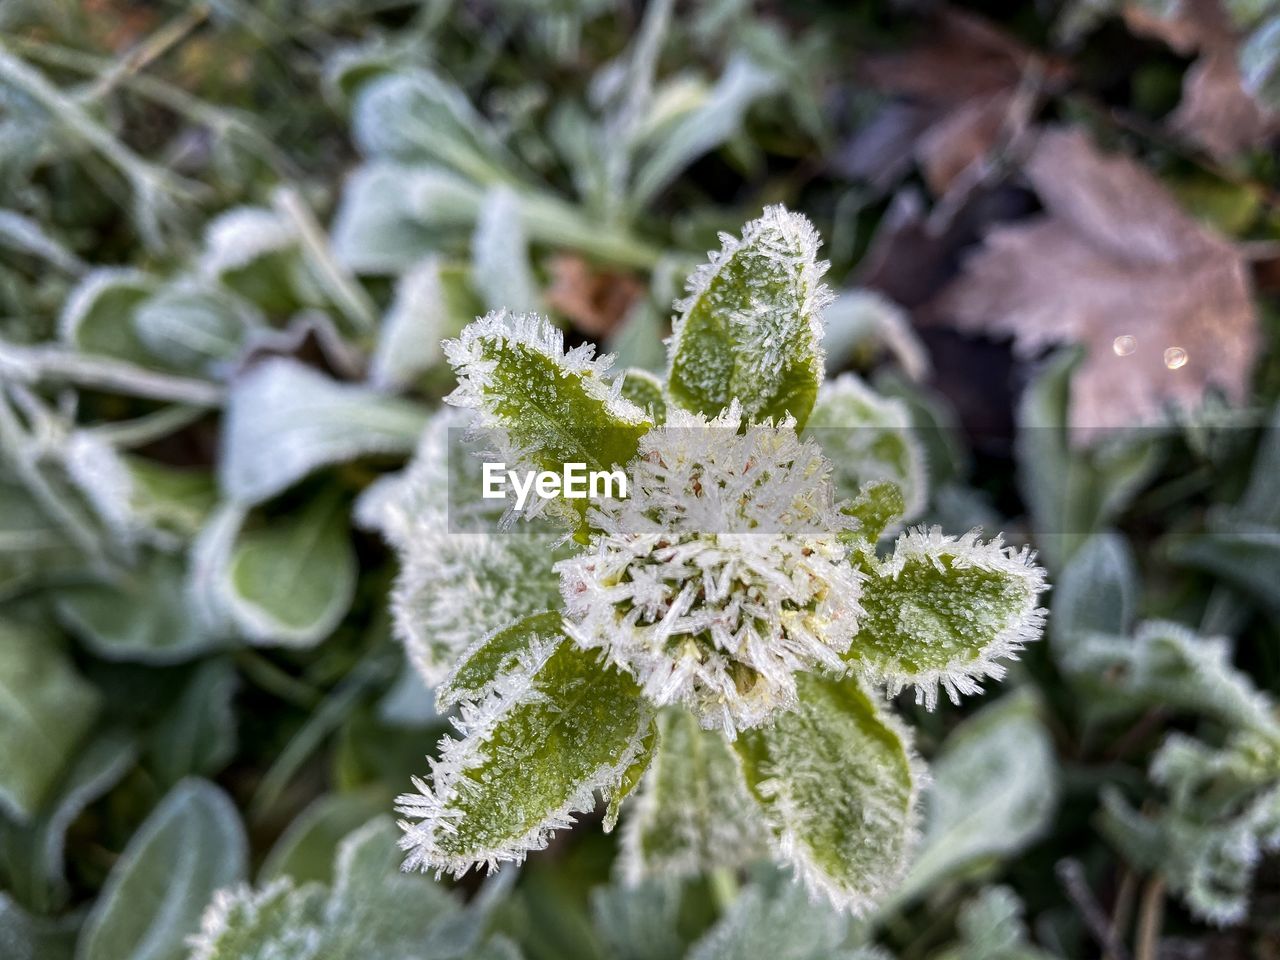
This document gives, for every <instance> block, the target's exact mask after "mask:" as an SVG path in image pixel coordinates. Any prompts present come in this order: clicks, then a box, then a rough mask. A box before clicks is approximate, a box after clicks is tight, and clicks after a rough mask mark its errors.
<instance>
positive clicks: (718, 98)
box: [630, 56, 779, 413]
mask: <svg viewBox="0 0 1280 960" xmlns="http://www.w3.org/2000/svg"><path fill="white" fill-rule="evenodd" d="M778 86H779V78H778V77H777V76H776V75H774V74H773V73H771V72H770V71H767V70H765V69H764V68H762V67H760V66H758V65H757V64H755V63H752V62H751V61H750V60H747V59H745V58H743V57H738V56H735V57H733V58H732V59H730V61H729V63H728V65H727V66H726V67H725V71H724V75H723V76H722V77H721V78H720V79H719V81H717V83H716V85H715V86H714V87H713V88H712V89H711V90H710V92H709V93H708V94H707V96H706V97H705V98H704V99H703V100H702V102H701V103H699V104H698V105H697V106H696V107H694V108H693V109H691V110H689V111H687V112H686V113H685V114H684V115H683V116H682V117H680V119H679V120H678V121H676V122H675V123H674V124H666V125H663V126H662V127H660V128H657V129H655V130H654V132H653V134H651V135H650V136H648V137H646V138H645V139H644V140H642V141H641V142H640V144H639V145H638V147H639V149H638V151H637V152H638V153H639V155H640V156H639V159H638V161H637V164H636V174H635V178H634V180H633V182H632V185H631V198H630V200H631V208H632V209H633V210H642V209H644V208H645V207H647V206H648V205H649V204H650V203H652V201H653V199H654V198H655V197H656V196H657V195H658V194H659V193H660V192H661V191H662V190H663V189H664V188H665V187H667V186H668V185H669V184H670V183H671V182H672V181H673V180H675V178H676V177H678V176H679V175H680V173H681V171H683V170H684V169H685V168H686V167H688V166H689V164H691V163H692V162H693V161H694V160H696V159H697V158H698V157H700V156H702V155H703V154H704V153H708V152H709V151H711V150H714V149H715V148H716V147H718V146H720V145H721V144H722V143H724V142H725V141H726V140H728V139H729V138H730V137H732V136H734V134H736V133H737V132H738V131H739V130H740V129H741V128H742V122H743V119H744V118H745V116H746V113H747V109H748V108H749V107H750V106H751V104H753V103H754V102H755V101H757V100H759V99H760V98H761V97H763V96H765V95H767V94H769V93H772V92H773V91H774V90H776V89H777V88H778ZM707 412H708V413H716V412H718V411H714V410H712V411H707Z"/></svg>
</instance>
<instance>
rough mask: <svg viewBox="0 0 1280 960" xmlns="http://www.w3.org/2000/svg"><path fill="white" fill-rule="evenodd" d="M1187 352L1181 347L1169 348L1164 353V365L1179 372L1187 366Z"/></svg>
mask: <svg viewBox="0 0 1280 960" xmlns="http://www.w3.org/2000/svg"><path fill="white" fill-rule="evenodd" d="M1188 359H1190V358H1189V357H1188V356H1187V351H1185V350H1183V349H1182V348H1181V347H1168V348H1166V350H1165V352H1164V365H1165V366H1166V367H1168V368H1169V369H1170V370H1177V369H1178V368H1180V367H1185V366H1186V365H1187V360H1188Z"/></svg>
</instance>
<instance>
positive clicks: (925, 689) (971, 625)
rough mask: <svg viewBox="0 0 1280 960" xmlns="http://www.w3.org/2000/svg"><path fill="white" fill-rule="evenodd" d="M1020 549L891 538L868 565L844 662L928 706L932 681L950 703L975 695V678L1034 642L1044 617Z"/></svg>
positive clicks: (933, 696)
mask: <svg viewBox="0 0 1280 960" xmlns="http://www.w3.org/2000/svg"><path fill="white" fill-rule="evenodd" d="M1034 560H1035V558H1034V555H1033V554H1032V553H1031V552H1030V550H1028V549H1027V548H1025V547H1024V548H1023V549H1022V550H1020V551H1019V550H1016V549H1015V548H1013V547H1006V546H1005V545H1004V543H1003V541H1002V540H1001V539H1000V538H999V537H997V538H996V539H995V540H992V541H990V542H989V543H982V542H981V541H980V540H978V532H977V531H976V530H975V531H971V532H969V533H967V534H965V535H964V536H963V537H948V536H944V535H943V533H942V530H941V528H939V527H933V528H931V529H927V530H926V529H925V528H923V527H916V528H912V529H911V530H908V531H907V532H905V533H903V534H902V535H900V536H899V537H898V540H897V542H896V543H895V544H894V547H893V553H892V554H891V555H890V556H888V557H886V558H885V559H883V560H879V561H873V560H869V561H868V562H869V563H871V564H872V568H871V569H870V570H869V571H868V572H869V573H870V577H869V578H868V579H867V580H866V581H865V582H864V583H863V588H862V596H861V599H860V603H861V604H862V609H863V613H862V616H861V617H860V618H859V621H858V634H857V636H856V637H855V638H854V640H853V644H852V645H851V646H850V648H849V652H848V654H847V655H846V659H848V660H849V661H850V663H852V664H853V665H854V666H855V668H856V669H857V670H859V671H860V672H861V673H863V674H864V675H866V676H867V677H869V678H872V679H874V680H877V681H884V682H886V683H887V684H888V685H889V691H890V693H891V694H896V693H897V692H898V691H900V690H902V689H903V688H905V687H909V686H914V687H915V688H916V699H917V701H918V702H922V703H924V704H925V705H926V706H927V707H929V708H930V709H932V708H933V706H934V705H935V704H936V702H937V696H938V686H939V684H940V685H941V686H942V688H943V689H944V690H945V691H946V692H947V694H948V695H949V696H950V698H951V700H952V701H953V702H957V703H958V702H959V698H960V695H961V694H974V693H979V692H981V690H982V687H981V686H980V684H979V681H980V680H982V679H983V678H984V677H994V678H996V679H999V678H1001V677H1003V676H1004V672H1005V665H1004V664H1003V663H1001V662H1000V661H1002V660H1004V659H1006V658H1008V659H1016V657H1017V654H1018V652H1019V651H1020V650H1021V649H1022V648H1023V646H1024V645H1025V644H1027V643H1030V642H1031V641H1034V640H1036V639H1038V638H1039V636H1040V633H1041V630H1042V628H1043V626H1044V616H1045V611H1044V609H1042V608H1041V607H1040V606H1039V599H1040V594H1041V593H1042V592H1043V591H1044V590H1045V588H1046V584H1045V576H1044V570H1042V569H1041V568H1040V567H1038V566H1036V565H1035V562H1034Z"/></svg>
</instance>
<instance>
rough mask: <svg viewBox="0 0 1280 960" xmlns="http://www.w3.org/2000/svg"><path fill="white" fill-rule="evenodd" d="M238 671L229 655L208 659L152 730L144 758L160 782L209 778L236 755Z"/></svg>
mask: <svg viewBox="0 0 1280 960" xmlns="http://www.w3.org/2000/svg"><path fill="white" fill-rule="evenodd" d="M235 693H236V672H235V668H234V667H233V666H232V663H231V661H230V660H229V659H226V658H215V659H210V660H206V661H205V662H204V663H202V664H200V665H199V666H198V667H196V668H195V670H194V671H193V672H192V673H191V676H190V677H189V678H188V679H187V681H186V683H185V685H184V686H183V688H182V692H181V693H179V694H178V699H177V701H176V702H175V703H174V704H173V706H172V707H171V708H170V709H169V710H168V711H167V712H166V713H165V715H164V716H163V717H162V718H161V720H160V722H159V723H158V724H157V725H156V728H155V730H154V732H153V733H152V735H151V738H150V743H149V745H148V749H147V761H148V763H149V765H150V767H151V769H152V770H153V771H154V772H155V775H156V779H157V780H158V781H159V782H160V784H161V785H162V786H164V787H169V786H172V785H173V784H175V783H177V782H178V781H179V780H181V779H182V778H183V777H186V776H203V777H212V776H214V775H215V774H217V773H219V772H221V770H222V768H223V767H225V766H226V765H227V763H228V761H230V759H231V757H232V756H233V755H234V754H235V749H236V714H235V711H234V709H233V700H234V697H235Z"/></svg>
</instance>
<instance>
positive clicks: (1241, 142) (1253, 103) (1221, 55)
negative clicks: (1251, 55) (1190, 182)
mask: <svg viewBox="0 0 1280 960" xmlns="http://www.w3.org/2000/svg"><path fill="white" fill-rule="evenodd" d="M1124 20H1125V23H1126V25H1127V26H1128V27H1129V29H1130V30H1131V31H1132V32H1133V33H1136V34H1138V35H1140V36H1148V37H1154V38H1156V39H1158V40H1161V41H1163V42H1164V43H1165V44H1167V45H1168V46H1169V47H1170V48H1171V49H1173V50H1174V51H1176V52H1177V53H1180V54H1183V55H1184V56H1189V55H1191V54H1193V53H1198V54H1199V57H1198V58H1197V60H1196V61H1195V63H1193V64H1192V65H1191V67H1190V68H1189V69H1188V70H1187V73H1186V75H1185V76H1184V77H1183V81H1182V100H1181V101H1180V102H1179V104H1178V106H1177V108H1176V109H1175V110H1174V111H1173V113H1172V114H1170V116H1169V119H1168V123H1169V126H1170V127H1171V128H1172V129H1173V130H1174V131H1176V132H1177V133H1178V134H1179V135H1181V136H1183V137H1186V138H1187V139H1188V140H1190V141H1191V142H1193V143H1195V144H1197V145H1198V146H1200V147H1201V148H1203V149H1204V150H1205V151H1206V152H1207V153H1209V155H1210V156H1212V157H1214V158H1215V159H1217V160H1220V161H1226V160H1230V159H1231V158H1233V157H1236V156H1238V155H1239V154H1240V153H1241V152H1243V151H1245V150H1248V149H1250V148H1253V147H1257V146H1260V145H1262V144H1264V143H1266V142H1267V141H1268V140H1270V139H1272V138H1273V137H1275V136H1277V135H1280V112H1276V111H1274V110H1269V109H1266V108H1264V107H1263V106H1262V105H1261V104H1260V103H1259V102H1258V101H1257V100H1256V99H1255V98H1254V97H1252V96H1251V95H1250V94H1249V92H1248V91H1247V90H1246V89H1245V87H1244V83H1243V80H1242V78H1241V75H1240V65H1239V48H1240V39H1241V36H1240V32H1239V31H1237V29H1236V28H1235V26H1234V24H1233V23H1232V22H1231V18H1230V17H1229V16H1228V15H1227V11H1226V10H1225V9H1224V7H1223V6H1222V4H1221V3H1220V2H1219V0H1184V2H1182V3H1180V4H1177V5H1176V6H1175V7H1173V12H1172V14H1171V15H1168V16H1161V15H1160V14H1159V12H1157V11H1154V10H1152V9H1150V8H1149V7H1147V6H1145V5H1143V4H1140V3H1130V4H1129V5H1127V6H1126V7H1125V8H1124Z"/></svg>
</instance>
